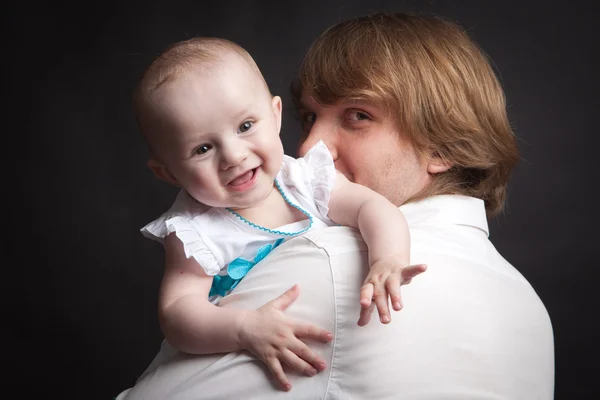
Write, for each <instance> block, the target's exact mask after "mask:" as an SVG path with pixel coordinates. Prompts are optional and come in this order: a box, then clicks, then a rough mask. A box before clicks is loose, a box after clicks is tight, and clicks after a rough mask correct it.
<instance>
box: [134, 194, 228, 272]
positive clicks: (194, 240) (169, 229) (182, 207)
mask: <svg viewBox="0 0 600 400" xmlns="http://www.w3.org/2000/svg"><path fill="white" fill-rule="evenodd" d="M181 196H182V194H181V193H180V195H179V196H178V198H177V200H176V201H175V203H174V204H173V206H172V207H171V209H170V210H169V211H167V212H166V213H164V214H163V215H161V216H160V217H159V218H157V219H155V220H154V221H152V222H150V223H149V224H147V225H146V226H144V227H143V228H142V229H141V230H140V231H141V233H142V235H144V236H145V237H147V238H148V239H152V240H155V241H157V242H159V243H161V244H164V239H165V237H166V236H167V235H169V234H170V233H173V232H174V233H175V235H177V238H179V240H181V243H182V244H183V249H184V252H185V256H186V257H187V258H190V257H194V259H195V260H196V261H197V262H198V264H200V266H201V267H202V269H204V272H206V274H207V275H211V276H212V275H216V274H218V273H219V271H220V270H221V268H223V265H224V263H223V258H222V256H221V253H220V251H219V250H218V248H217V247H216V246H215V245H214V244H213V242H212V241H211V240H210V239H209V238H208V237H206V235H203V234H202V232H200V231H199V229H196V227H195V224H194V222H193V218H194V214H193V212H192V210H191V209H190V208H191V207H186V204H185V199H182V198H181ZM182 203H183V204H182ZM193 208H196V210H195V211H196V212H198V211H200V212H202V211H203V210H205V208H204V206H202V208H201V209H198V207H193Z"/></svg>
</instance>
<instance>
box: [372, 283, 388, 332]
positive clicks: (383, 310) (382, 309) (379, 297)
mask: <svg viewBox="0 0 600 400" xmlns="http://www.w3.org/2000/svg"><path fill="white" fill-rule="evenodd" d="M373 300H374V301H375V305H376V306H377V311H378V312H379V320H380V321H381V323H382V324H387V323H389V322H390V321H391V316H390V308H389V303H388V296H387V292H386V291H385V287H383V288H381V289H380V290H375V296H374V297H373Z"/></svg>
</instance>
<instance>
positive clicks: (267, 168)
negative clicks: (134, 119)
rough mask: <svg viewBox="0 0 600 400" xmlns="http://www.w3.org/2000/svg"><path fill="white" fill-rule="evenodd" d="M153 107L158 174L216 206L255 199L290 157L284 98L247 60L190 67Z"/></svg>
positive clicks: (264, 194)
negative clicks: (273, 92) (283, 115)
mask: <svg viewBox="0 0 600 400" xmlns="http://www.w3.org/2000/svg"><path fill="white" fill-rule="evenodd" d="M151 107H152V109H153V111H155V112H156V114H157V117H158V118H153V120H154V121H155V126H154V130H155V132H156V134H154V135H153V137H154V139H153V143H152V144H153V148H154V149H155V151H156V152H157V156H158V159H159V160H160V161H159V164H161V165H162V168H163V171H162V173H160V172H159V173H157V175H159V177H161V178H163V179H165V180H167V181H169V182H170V183H172V184H175V185H177V186H180V187H181V188H183V189H185V190H186V191H187V192H188V193H189V194H190V195H191V196H192V197H194V198H195V199H196V200H197V201H199V202H201V203H203V204H206V205H209V206H213V207H232V208H236V209H238V208H246V207H251V206H253V205H255V204H257V203H259V202H260V201H262V200H264V199H265V198H266V197H267V196H268V195H269V194H270V193H271V191H272V190H273V181H274V179H275V176H276V175H277V172H278V171H279V169H280V167H281V163H282V161H283V145H282V143H281V140H280V138H279V130H280V127H281V99H280V98H279V97H272V96H271V95H270V93H269V92H268V90H267V88H266V86H265V84H264V82H263V81H262V80H261V79H260V77H259V76H258V75H257V73H256V72H255V71H254V70H253V69H252V68H251V67H250V66H249V65H248V64H247V63H246V62H245V61H244V60H241V59H236V58H233V57H232V58H229V59H226V60H224V61H223V62H221V63H219V64H218V65H216V66H210V67H202V66H198V67H197V68H194V69H192V70H190V71H188V72H186V74H185V76H183V77H181V78H180V79H178V81H177V82H175V83H173V84H169V85H166V86H165V87H162V88H160V89H158V90H157V92H155V93H154V94H153V96H152V99H151ZM153 169H154V171H155V172H157V170H156V168H153Z"/></svg>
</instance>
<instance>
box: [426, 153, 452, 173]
mask: <svg viewBox="0 0 600 400" xmlns="http://www.w3.org/2000/svg"><path fill="white" fill-rule="evenodd" d="M451 167H452V165H451V164H450V163H448V162H447V161H445V160H444V159H443V158H442V157H440V156H439V155H438V154H437V152H436V153H434V154H433V156H432V157H431V158H430V159H429V161H428V162H427V172H428V173H430V174H432V175H433V174H439V173H440V172H446V171H448V170H449V169H450V168H451Z"/></svg>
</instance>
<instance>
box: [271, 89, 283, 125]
mask: <svg viewBox="0 0 600 400" xmlns="http://www.w3.org/2000/svg"><path fill="white" fill-rule="evenodd" d="M271 104H272V106H273V113H274V114H275V123H276V124H277V133H280V132H281V97H279V96H273V101H272V103H271Z"/></svg>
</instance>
